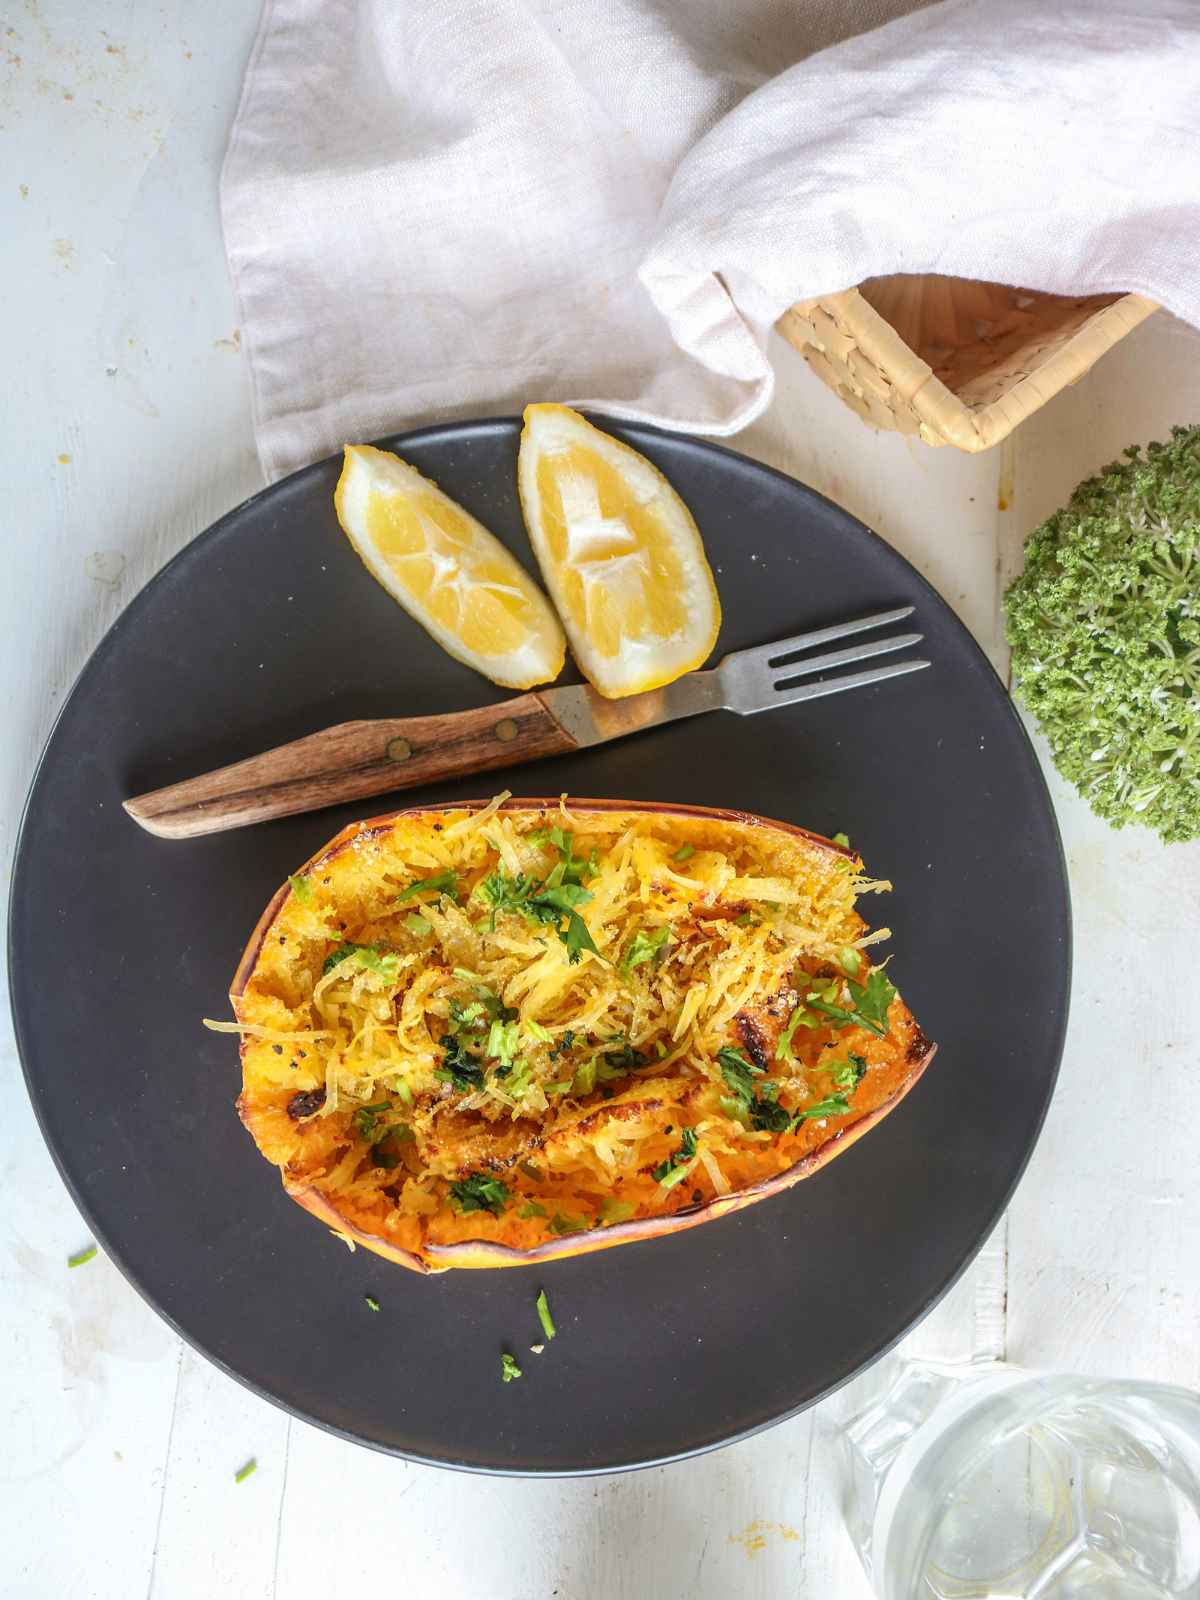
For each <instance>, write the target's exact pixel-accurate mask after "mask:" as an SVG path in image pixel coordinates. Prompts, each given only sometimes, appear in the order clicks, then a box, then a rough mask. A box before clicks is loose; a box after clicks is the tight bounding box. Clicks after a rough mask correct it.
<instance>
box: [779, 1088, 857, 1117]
mask: <svg viewBox="0 0 1200 1600" xmlns="http://www.w3.org/2000/svg"><path fill="white" fill-rule="evenodd" d="M849 1109H850V1102H849V1101H848V1100H847V1099H846V1096H845V1095H844V1094H831V1095H830V1096H829V1098H828V1099H826V1100H818V1101H817V1103H816V1105H815V1106H805V1108H804V1110H803V1111H797V1112H796V1115H795V1116H794V1117H793V1119H792V1120H793V1122H794V1123H797V1124H798V1123H801V1122H807V1121H808V1119H809V1118H810V1117H840V1116H841V1114H842V1112H843V1111H849Z"/></svg>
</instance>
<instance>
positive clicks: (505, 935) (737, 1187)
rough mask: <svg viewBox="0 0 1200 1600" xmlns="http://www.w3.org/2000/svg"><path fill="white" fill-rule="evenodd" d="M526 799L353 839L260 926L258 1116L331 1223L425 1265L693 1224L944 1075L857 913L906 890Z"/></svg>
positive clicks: (248, 977)
mask: <svg viewBox="0 0 1200 1600" xmlns="http://www.w3.org/2000/svg"><path fill="white" fill-rule="evenodd" d="M504 798H505V797H500V798H498V799H497V800H494V801H493V802H492V803H491V804H490V805H489V806H487V807H486V808H483V809H481V810H477V811H470V810H467V809H465V808H460V809H446V810H441V811H426V812H417V813H407V814H406V813H401V814H400V815H398V816H397V817H395V818H392V819H388V820H385V821H384V822H382V823H376V824H364V825H362V826H361V827H359V828H357V829H353V830H348V832H347V834H345V835H342V836H340V837H339V839H338V840H335V841H334V843H333V845H331V846H330V847H329V849H328V850H327V851H325V852H323V853H322V854H321V855H320V856H318V857H316V858H315V859H314V860H313V861H312V862H310V863H309V864H308V866H307V867H305V868H304V869H303V871H302V873H301V874H299V875H298V876H297V877H295V878H293V879H291V880H290V886H289V888H288V889H286V890H285V891H282V892H281V894H280V896H277V898H276V901H275V902H274V903H273V905H272V907H271V908H270V909H269V911H268V914H267V916H266V917H265V918H264V921H263V923H262V924H260V928H259V930H258V933H257V935H256V940H255V943H254V945H253V946H252V949H251V951H249V952H248V954H247V960H246V961H245V962H244V963H243V968H242V971H241V972H240V974H239V978H238V981H237V982H236V983H235V988H234V993H233V1003H234V1009H235V1012H236V1016H237V1026H238V1027H239V1028H240V1029H241V1031H242V1042H241V1050H242V1059H243V1093H242V1097H241V1100H240V1101H239V1109H240V1111H241V1114H242V1117H243V1120H244V1121H245V1122H246V1124H247V1126H248V1127H249V1129H250V1131H251V1133H252V1134H253V1136H254V1138H255V1140H256V1142H257V1143H258V1145H259V1148H260V1149H261V1151H262V1153H263V1154H264V1155H265V1156H266V1157H267V1158H268V1159H269V1160H271V1161H272V1162H274V1163H275V1164H276V1165H278V1166H279V1167H280V1169H281V1171H282V1173H283V1177H284V1181H285V1184H286V1185H287V1187H288V1188H289V1191H290V1192H292V1193H293V1194H294V1195H296V1197H297V1198H302V1197H303V1196H308V1197H310V1199H311V1198H312V1197H316V1198H317V1199H318V1200H319V1201H320V1202H321V1203H322V1204H321V1205H311V1206H310V1208H311V1209H318V1210H320V1212H321V1214H322V1215H325V1216H326V1217H327V1219H328V1218H329V1216H331V1215H332V1214H333V1213H336V1216H337V1217H338V1218H340V1219H342V1220H343V1221H344V1223H346V1224H347V1225H349V1226H350V1227H351V1228H352V1229H353V1230H355V1231H357V1232H358V1233H359V1234H360V1236H362V1235H366V1236H368V1238H374V1239H377V1240H380V1241H383V1242H384V1243H386V1244H387V1245H389V1246H394V1247H396V1249H398V1250H400V1251H408V1252H412V1253H413V1254H415V1255H417V1256H425V1257H426V1259H427V1255H426V1253H427V1252H428V1251H430V1250H431V1249H433V1250H436V1249H437V1248H438V1247H444V1246H450V1245H453V1244H456V1243H458V1242H461V1241H464V1240H486V1241H493V1242H495V1243H497V1244H503V1245H507V1246H510V1247H513V1248H515V1249H517V1250H532V1249H534V1248H536V1247H538V1246H540V1245H542V1244H545V1243H547V1242H548V1241H551V1240H554V1239H562V1238H566V1237H568V1236H570V1235H572V1234H575V1233H583V1232H589V1233H590V1232H591V1231H592V1230H595V1229H598V1228H607V1227H614V1226H617V1225H619V1224H622V1223H626V1222H630V1221H642V1220H645V1219H653V1218H663V1219H669V1218H671V1217H673V1216H676V1215H678V1214H680V1213H683V1212H687V1211H689V1210H691V1209H694V1208H696V1207H703V1206H704V1205H706V1204H707V1203H709V1202H712V1201H713V1200H725V1199H727V1198H728V1197H730V1196H736V1195H737V1194H739V1193H741V1192H743V1191H745V1190H746V1189H748V1188H750V1187H752V1186H754V1185H756V1184H759V1183H762V1182H764V1181H766V1180H769V1179H771V1178H773V1177H777V1176H778V1175H779V1174H781V1173H784V1172H786V1171H787V1170H788V1169H789V1168H792V1167H794V1166H795V1164H796V1163H797V1162H799V1161H801V1160H802V1159H803V1157H804V1156H805V1155H806V1154H809V1153H811V1152H813V1151H815V1150H817V1149H818V1148H819V1147H820V1146H821V1145H822V1144H824V1143H826V1142H827V1141H829V1140H830V1139H832V1138H834V1137H836V1136H837V1134H838V1133H839V1132H840V1131H842V1130H844V1129H846V1128H848V1127H850V1126H851V1125H852V1124H853V1123H855V1122H856V1121H858V1120H860V1119H861V1118H862V1117H864V1116H866V1115H868V1114H870V1113H871V1112H872V1111H873V1110H876V1109H877V1108H878V1107H880V1106H881V1105H883V1104H885V1103H886V1102H887V1101H889V1100H890V1099H891V1098H892V1097H893V1096H895V1095H896V1093H897V1091H898V1089H900V1088H901V1087H902V1085H903V1084H904V1082H905V1077H906V1074H911V1073H912V1071H913V1069H914V1066H915V1065H916V1063H917V1062H918V1060H919V1061H920V1064H921V1065H923V1064H924V1059H925V1058H926V1056H927V1053H928V1045H927V1042H926V1041H925V1040H924V1038H923V1036H922V1035H921V1034H920V1030H919V1029H918V1028H917V1027H916V1024H915V1022H913V1020H912V1018H911V1015H910V1014H909V1013H908V1011H907V1009H906V1008H905V1007H904V1005H903V1003H902V1002H901V1001H900V1000H899V998H898V996H897V995H896V993H895V990H894V989H893V988H892V987H891V984H890V982H889V981H888V979H887V977H886V976H885V975H884V974H883V973H882V971H881V970H880V969H879V968H872V966H871V963H870V959H869V956H868V953H867V952H868V948H869V947H870V946H871V945H872V944H873V943H874V942H875V941H876V940H878V939H883V938H886V937H887V936H888V933H887V930H886V929H880V930H878V931H877V932H876V933H873V934H872V933H869V932H868V930H867V928H866V925H865V924H864V922H863V920H862V918H861V917H860V916H859V914H858V912H857V910H856V901H857V900H858V898H859V896H861V895H862V894H863V893H865V892H869V891H874V890H880V889H886V888H888V887H890V886H889V885H887V884H886V883H880V882H875V881H872V880H869V879H867V878H866V877H865V876H864V873H863V868H862V863H861V861H860V860H859V859H858V858H857V857H856V856H855V855H853V854H852V853H851V852H848V851H846V850H843V849H840V848H839V847H837V846H835V845H831V844H829V843H828V842H826V841H823V840H819V839H817V838H815V837H814V836H811V835H806V834H803V833H801V832H799V831H798V830H793V829H787V828H784V827H782V826H773V825H769V824H764V823H761V822H759V821H757V820H756V819H747V820H731V819H730V818H729V817H726V816H721V815H719V814H717V815H709V814H704V813H689V812H673V811H670V810H666V809H662V810H654V809H645V810H638V809H632V808H630V809H625V810H618V809H612V810H591V809H586V808H572V807H570V806H569V805H568V804H567V803H566V802H565V801H563V802H560V803H559V805H558V806H557V807H545V806H539V805H536V804H534V803H524V804H522V803H513V804H512V805H505V804H503V803H502V802H503V800H504ZM225 1026H229V1025H225ZM302 1203H306V1202H305V1201H304V1200H303V1199H302Z"/></svg>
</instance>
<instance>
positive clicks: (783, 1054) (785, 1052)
mask: <svg viewBox="0 0 1200 1600" xmlns="http://www.w3.org/2000/svg"><path fill="white" fill-rule="evenodd" d="M820 1025H821V1024H820V1021H819V1019H818V1018H817V1017H814V1016H813V1014H812V1012H811V1011H809V1009H808V1008H807V1006H797V1007H796V1009H795V1010H794V1011H793V1012H792V1014H791V1016H790V1017H789V1018H788V1020H787V1027H786V1028H784V1030H783V1032H782V1033H781V1034H780V1035H779V1038H778V1040H777V1041H776V1044H775V1059H776V1061H791V1060H792V1058H793V1050H792V1040H793V1038H794V1037H795V1034H796V1029H797V1028H819V1027H820Z"/></svg>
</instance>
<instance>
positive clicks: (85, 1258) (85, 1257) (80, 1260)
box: [67, 1244, 97, 1267]
mask: <svg viewBox="0 0 1200 1600" xmlns="http://www.w3.org/2000/svg"><path fill="white" fill-rule="evenodd" d="M96 1254H97V1250H96V1246H95V1245H94V1244H89V1245H88V1247H87V1248H86V1249H85V1250H76V1252H75V1254H74V1255H73V1256H68V1257H67V1265H68V1266H69V1267H83V1266H86V1265H87V1263H88V1262H89V1261H94V1260H95V1258H96Z"/></svg>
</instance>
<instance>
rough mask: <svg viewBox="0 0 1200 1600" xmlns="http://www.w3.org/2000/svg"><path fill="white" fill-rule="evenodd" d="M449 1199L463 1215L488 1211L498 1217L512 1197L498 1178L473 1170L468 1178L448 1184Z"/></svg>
mask: <svg viewBox="0 0 1200 1600" xmlns="http://www.w3.org/2000/svg"><path fill="white" fill-rule="evenodd" d="M450 1199H451V1200H452V1201H453V1203H454V1206H455V1209H456V1210H457V1211H459V1212H460V1213H461V1214H462V1215H463V1216H466V1215H467V1213H468V1212H471V1211H490V1212H491V1213H492V1215H493V1216H494V1217H498V1216H499V1215H500V1213H501V1212H502V1211H503V1210H504V1208H505V1206H506V1205H507V1204H508V1202H509V1201H510V1200H511V1199H512V1194H511V1192H510V1191H509V1187H508V1185H507V1184H506V1183H501V1182H500V1179H499V1178H489V1177H487V1176H486V1175H485V1174H484V1173H482V1172H473V1173H472V1174H471V1176H470V1177H469V1178H460V1179H459V1180H458V1182H456V1183H452V1184H451V1185H450Z"/></svg>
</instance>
